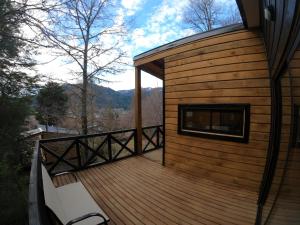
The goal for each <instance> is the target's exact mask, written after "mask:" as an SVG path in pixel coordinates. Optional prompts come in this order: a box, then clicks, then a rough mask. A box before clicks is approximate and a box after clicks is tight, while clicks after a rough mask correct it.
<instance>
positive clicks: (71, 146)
mask: <svg viewBox="0 0 300 225" xmlns="http://www.w3.org/2000/svg"><path fill="white" fill-rule="evenodd" d="M135 143H136V130H135V129H129V130H121V131H114V132H107V133H101V134H90V135H83V136H73V137H63V138H52V139H43V140H40V145H39V149H40V151H41V155H42V159H43V162H44V164H45V165H46V166H47V170H48V171H49V173H50V174H56V173H60V172H64V171H69V170H81V169H85V168H87V167H90V166H94V165H99V164H104V163H109V162H113V161H116V160H119V159H123V158H126V157H129V156H133V155H135V154H136V146H135Z"/></svg>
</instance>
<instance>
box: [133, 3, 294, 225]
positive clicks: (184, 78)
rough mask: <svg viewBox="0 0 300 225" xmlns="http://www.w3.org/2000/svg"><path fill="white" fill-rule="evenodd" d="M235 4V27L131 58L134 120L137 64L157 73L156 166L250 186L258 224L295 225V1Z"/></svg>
mask: <svg viewBox="0 0 300 225" xmlns="http://www.w3.org/2000/svg"><path fill="white" fill-rule="evenodd" d="M237 3H238V6H239V9H240V12H241V15H242V19H243V24H241V25H231V26H228V27H223V28H219V29H215V30H212V31H209V32H204V33H200V34H196V35H193V36H190V37H187V38H183V39H181V40H178V41H174V42H172V43H169V44H166V45H163V46H160V47H158V48H155V49H152V50H150V51H147V52H145V53H142V54H140V55H137V56H135V57H134V65H135V67H136V90H137V95H136V127H137V129H139V127H140V123H141V121H142V118H141V116H140V115H141V113H140V111H141V106H140V96H139V95H140V79H141V70H142V71H145V72H147V73H150V74H152V75H153V76H155V77H157V78H159V79H162V80H163V89H164V131H165V147H164V165H166V166H167V167H171V168H174V169H177V170H178V171H184V172H186V173H188V174H191V175H193V176H197V177H199V179H202V178H205V179H210V180H213V181H216V182H219V183H224V184H226V185H230V186H234V187H238V188H240V189H246V190H251V191H254V192H255V193H256V194H257V196H258V205H259V207H258V211H257V212H258V215H257V223H258V222H262V221H261V220H262V218H263V219H264V220H266V219H268V221H270V222H269V224H299V223H300V217H299V216H298V212H299V210H300V202H299V201H300V199H299V197H300V195H299V194H300V191H299V190H300V189H299V178H300V171H299V168H300V167H299V159H300V158H299V157H300V155H299V152H298V150H299V149H297V148H299V145H298V144H297V143H298V141H297V140H299V136H297V135H299V130H300V127H299V101H300V98H299V95H300V92H299V90H300V88H299V82H298V81H300V80H298V77H299V76H300V70H298V68H299V67H300V61H299V57H300V55H299V49H300V46H299V37H300V34H299V27H297V26H299V12H296V8H297V7H299V4H298V3H297V4H296V3H292V2H290V1H261V2H259V1H246V0H240V1H237ZM259 9H260V10H259ZM287 15H291V16H290V17H288V16H287ZM281 201H282V202H281ZM282 211H284V212H282Z"/></svg>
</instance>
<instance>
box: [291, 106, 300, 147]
mask: <svg viewBox="0 0 300 225" xmlns="http://www.w3.org/2000/svg"><path fill="white" fill-rule="evenodd" d="M299 113H300V105H298V104H295V105H294V129H293V147H296V148H300V140H297V136H298V132H300V128H299V127H298V123H299V122H300V121H299V117H300V116H299Z"/></svg>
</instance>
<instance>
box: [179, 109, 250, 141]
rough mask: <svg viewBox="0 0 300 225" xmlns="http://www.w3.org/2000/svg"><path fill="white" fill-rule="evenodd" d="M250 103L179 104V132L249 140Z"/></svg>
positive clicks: (234, 139)
mask: <svg viewBox="0 0 300 225" xmlns="http://www.w3.org/2000/svg"><path fill="white" fill-rule="evenodd" d="M249 109H250V106H249V105H244V104H243V105H241V104H239V105H233V104H227V105H179V107H178V113H179V115H178V119H179V121H178V125H179V126H178V133H180V134H186V135H198V136H206V137H211V138H218V139H231V140H233V141H241V142H247V141H248V133H249Z"/></svg>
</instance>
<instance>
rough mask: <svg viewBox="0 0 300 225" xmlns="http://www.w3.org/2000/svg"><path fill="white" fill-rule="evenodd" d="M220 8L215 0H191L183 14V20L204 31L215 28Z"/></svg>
mask: <svg viewBox="0 0 300 225" xmlns="http://www.w3.org/2000/svg"><path fill="white" fill-rule="evenodd" d="M219 15H220V8H219V7H218V6H217V5H216V2H215V0H189V3H188V6H187V8H186V9H185V11H184V14H183V22H185V23H187V24H189V25H190V26H191V28H192V29H194V30H196V31H198V32H203V31H208V30H211V29H213V27H214V26H215V25H217V23H218V19H219Z"/></svg>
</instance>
